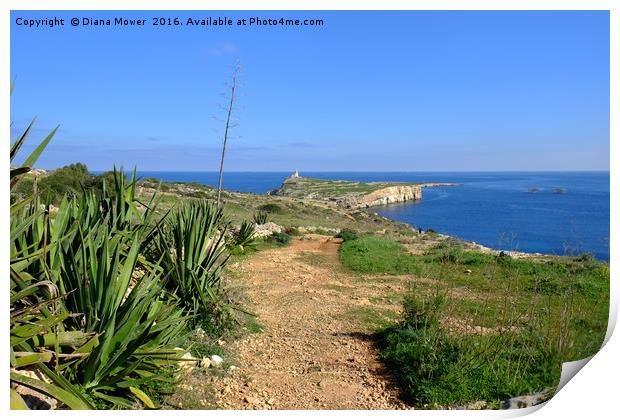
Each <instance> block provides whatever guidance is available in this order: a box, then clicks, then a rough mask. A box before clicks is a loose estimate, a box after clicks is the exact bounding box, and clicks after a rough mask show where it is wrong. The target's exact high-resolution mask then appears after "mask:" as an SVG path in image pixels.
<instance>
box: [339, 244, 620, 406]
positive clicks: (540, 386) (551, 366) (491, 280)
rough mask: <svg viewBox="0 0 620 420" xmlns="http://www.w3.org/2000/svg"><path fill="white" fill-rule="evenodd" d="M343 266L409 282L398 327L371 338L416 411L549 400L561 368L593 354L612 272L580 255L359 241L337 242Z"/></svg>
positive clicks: (599, 337)
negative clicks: (542, 395) (520, 254)
mask: <svg viewBox="0 0 620 420" xmlns="http://www.w3.org/2000/svg"><path fill="white" fill-rule="evenodd" d="M340 258H341V261H342V263H343V265H344V266H345V267H346V268H348V269H349V270H351V271H353V272H355V273H359V274H364V275H367V274H375V275H377V274H381V275H393V276H407V275H411V276H412V277H411V278H412V280H411V281H410V283H409V284H408V287H407V290H406V291H404V292H402V293H401V294H400V295H401V296H400V297H401V300H402V301H403V315H402V319H401V320H400V321H399V322H396V323H394V324H393V325H390V326H388V327H386V328H381V329H379V330H377V332H376V335H375V338H376V344H377V347H378V349H379V351H380V354H381V356H382V358H383V360H384V362H385V363H386V365H387V366H388V367H389V369H390V371H391V372H392V374H393V375H394V376H395V378H396V379H397V380H398V383H399V384H400V385H401V387H402V388H403V391H404V394H405V395H406V397H407V398H408V400H409V401H410V402H412V403H414V404H415V405H418V406H424V407H435V408H437V407H452V406H455V405H464V404H467V403H471V402H473V401H477V400H482V401H487V402H490V403H495V404H499V401H503V400H506V399H508V398H511V397H514V396H517V395H524V394H529V393H535V392H542V391H545V390H552V389H554V388H555V386H556V385H557V383H558V381H559V376H560V371H561V363H562V362H565V361H572V360H577V359H582V358H585V357H588V356H591V355H592V354H594V353H595V352H596V351H598V349H599V348H600V346H601V344H602V341H603V338H604V336H605V332H606V329H607V318H608V309H609V308H608V302H609V265H608V264H606V263H602V262H599V261H595V260H593V259H592V258H590V257H589V256H587V255H584V256H578V257H541V258H536V259H534V258H513V257H510V256H509V255H507V254H504V253H500V254H497V253H489V252H481V251H473V250H466V249H461V248H458V247H451V246H447V245H444V244H440V245H438V246H435V247H431V248H429V249H428V250H427V251H426V252H425V253H423V254H421V255H412V254H411V253H409V252H408V251H407V249H406V248H405V246H404V245H402V244H401V243H399V242H397V241H395V240H393V239H391V238H388V237H376V236H365V237H361V238H358V239H354V240H351V241H346V242H344V243H343V245H342V247H341V249H340ZM416 279H417V281H416ZM420 279H422V280H423V281H419V280H420ZM393 297H394V296H392V298H393Z"/></svg>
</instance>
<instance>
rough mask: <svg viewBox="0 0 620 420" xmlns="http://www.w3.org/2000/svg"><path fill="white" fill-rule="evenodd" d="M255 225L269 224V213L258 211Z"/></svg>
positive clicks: (255, 215)
mask: <svg viewBox="0 0 620 420" xmlns="http://www.w3.org/2000/svg"><path fill="white" fill-rule="evenodd" d="M253 219H254V223H256V224H257V225H264V224H265V223H267V222H268V221H269V213H267V212H266V211H262V210H261V211H257V212H256V213H255V214H254V218H253Z"/></svg>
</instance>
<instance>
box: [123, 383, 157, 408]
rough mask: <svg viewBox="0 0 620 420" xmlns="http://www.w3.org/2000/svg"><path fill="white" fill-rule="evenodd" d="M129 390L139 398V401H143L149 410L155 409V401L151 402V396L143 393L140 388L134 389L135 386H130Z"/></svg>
mask: <svg viewBox="0 0 620 420" xmlns="http://www.w3.org/2000/svg"><path fill="white" fill-rule="evenodd" d="M129 390H130V391H131V393H132V394H134V395H135V396H136V397H138V399H139V400H140V401H142V402H143V403H144V405H145V406H147V407H148V408H153V409H154V408H155V404H154V403H153V401H151V399H150V398H149V396H148V395H146V394H145V393H144V392H143V391H141V390H140V389H138V388H134V387H133V386H130V387H129Z"/></svg>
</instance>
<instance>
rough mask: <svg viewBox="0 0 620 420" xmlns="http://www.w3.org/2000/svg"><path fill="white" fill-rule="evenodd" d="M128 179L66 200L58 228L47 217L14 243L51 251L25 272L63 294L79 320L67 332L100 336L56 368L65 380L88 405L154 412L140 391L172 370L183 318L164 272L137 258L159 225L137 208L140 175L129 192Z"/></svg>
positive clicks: (69, 321) (72, 319)
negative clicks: (135, 197)
mask: <svg viewBox="0 0 620 420" xmlns="http://www.w3.org/2000/svg"><path fill="white" fill-rule="evenodd" d="M123 178H124V177H123V176H122V175H121V173H118V174H116V176H115V183H114V188H113V193H112V192H111V191H109V190H107V189H106V188H105V187H104V192H103V195H102V196H96V195H94V194H92V193H86V192H85V193H84V194H83V195H82V196H81V197H79V198H72V199H64V200H63V201H62V202H61V203H60V205H59V208H58V211H57V213H56V215H55V217H54V220H53V221H52V220H50V219H49V218H43V220H42V221H41V220H40V222H41V223H37V224H34V225H33V226H35V227H36V229H34V228H32V229H30V230H25V231H24V232H23V233H24V234H23V235H22V238H20V239H21V240H18V241H16V243H18V244H19V245H20V247H19V248H20V250H21V249H26V248H27V244H28V243H34V244H37V245H38V247H39V248H41V247H42V248H43V249H46V253H45V258H44V259H43V261H34V262H33V263H32V264H28V265H27V266H26V267H24V269H25V271H27V272H28V271H30V272H31V273H33V274H35V275H39V276H44V277H45V278H46V279H47V280H48V281H49V282H51V283H52V284H54V286H55V287H57V288H58V290H59V291H60V293H63V294H65V296H66V297H65V298H64V299H63V305H64V307H65V308H66V310H67V311H68V312H70V313H74V314H80V315H79V316H73V317H70V318H67V319H65V320H63V324H64V326H65V328H68V329H72V330H77V331H84V332H85V333H88V334H93V335H96V337H97V339H96V341H94V342H93V344H92V346H91V347H90V348H89V350H90V352H89V354H88V355H85V357H84V358H83V360H79V361H77V362H75V363H72V364H67V365H61V366H59V368H60V369H63V375H64V376H66V377H68V378H69V379H70V381H71V382H73V383H77V384H79V385H80V388H81V390H82V392H83V394H84V395H87V396H88V397H89V398H92V399H99V400H103V401H106V402H107V403H109V404H112V405H115V406H121V407H127V408H129V407H132V406H133V405H134V404H135V400H136V399H138V400H140V401H141V402H142V403H143V404H144V405H146V406H148V407H154V404H153V402H152V400H151V399H150V398H149V397H148V395H147V394H146V393H145V392H144V391H143V390H142V389H140V386H139V385H140V384H146V385H148V384H149V383H153V382H154V381H157V380H162V379H164V378H163V376H164V374H165V373H166V372H168V371H171V370H174V368H175V367H176V361H175V359H178V358H179V357H180V354H179V351H178V350H175V347H176V345H177V344H178V342H179V341H180V340H181V339H182V337H183V329H184V328H185V326H184V323H185V320H186V318H185V316H184V315H183V313H182V311H181V310H179V309H176V308H175V307H174V306H173V305H171V304H168V303H167V302H166V301H167V300H168V297H167V296H165V294H164V293H163V283H164V281H163V279H162V272H163V271H162V268H161V267H160V266H159V265H158V264H157V262H155V263H149V262H148V261H147V260H146V259H145V258H144V256H143V255H142V254H141V252H140V251H141V249H142V248H143V247H144V244H145V242H146V241H148V240H149V238H151V237H152V235H151V234H152V232H156V226H157V224H155V226H152V221H151V220H150V216H149V214H152V213H150V212H149V209H148V208H147V209H145V210H144V211H143V212H138V211H137V209H136V205H135V203H134V201H133V193H134V189H135V176H134V177H133V179H132V182H130V183H129V184H127V185H125V184H124V183H123V180H122V179H123ZM40 224H42V226H39V225H40ZM24 238H26V239H24ZM41 267H42V268H41Z"/></svg>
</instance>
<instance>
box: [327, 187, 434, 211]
mask: <svg viewBox="0 0 620 420" xmlns="http://www.w3.org/2000/svg"><path fill="white" fill-rule="evenodd" d="M420 199H422V188H421V187H420V186H417V185H395V186H393V187H386V188H381V189H379V190H376V191H373V192H371V193H368V194H364V195H358V196H345V197H342V198H341V199H339V200H337V201H336V202H337V204H339V205H341V206H343V207H347V208H366V207H373V206H382V205H386V204H393V203H404V202H407V201H414V200H420Z"/></svg>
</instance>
